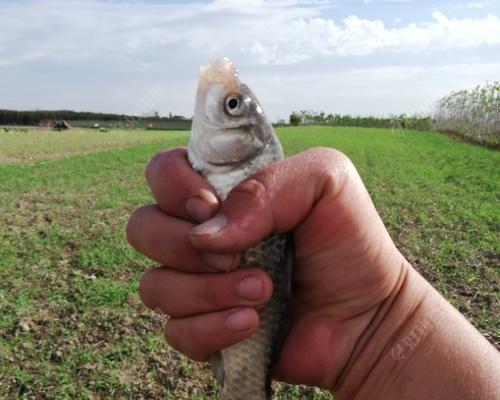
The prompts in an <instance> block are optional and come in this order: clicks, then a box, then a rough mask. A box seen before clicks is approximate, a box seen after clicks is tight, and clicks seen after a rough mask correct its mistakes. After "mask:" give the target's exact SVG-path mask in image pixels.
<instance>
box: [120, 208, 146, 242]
mask: <svg viewBox="0 0 500 400" xmlns="http://www.w3.org/2000/svg"><path fill="white" fill-rule="evenodd" d="M145 207H146V206H142V207H139V208H137V209H136V210H134V211H133V212H132V214H131V215H130V217H129V219H128V222H127V227H126V228H125V233H126V236H127V240H128V242H129V243H130V244H131V245H132V246H134V247H136V244H137V239H138V236H139V232H138V231H139V230H140V226H141V221H142V218H143V214H144V208H145Z"/></svg>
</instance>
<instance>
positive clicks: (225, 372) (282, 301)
mask: <svg viewBox="0 0 500 400" xmlns="http://www.w3.org/2000/svg"><path fill="white" fill-rule="evenodd" d="M188 157H189V160H190V162H191V164H192V166H193V168H194V169H196V170H197V171H199V172H200V173H201V174H202V175H203V176H204V177H205V178H206V179H207V181H208V182H209V183H210V184H211V185H212V186H213V187H214V189H215V190H216V191H217V193H218V195H219V197H220V198H221V200H224V199H225V198H226V197H227V195H228V193H229V192H230V191H231V189H232V188H233V187H235V186H236V185H237V184H238V183H240V182H241V181H243V180H244V179H246V178H247V177H248V176H250V175H252V174H253V173H255V172H257V171H258V170H260V169H262V168H263V167H265V166H266V165H268V164H271V163H273V162H276V161H280V160H282V159H283V158H284V155H283V149H282V147H281V144H280V142H279V140H278V136H277V135H276V133H275V132H274V129H273V127H272V126H271V124H270V123H269V122H268V121H267V119H266V117H265V115H264V112H263V111H262V108H261V106H260V104H259V102H258V101H257V98H256V97H255V95H254V94H253V93H252V91H251V90H250V88H249V87H248V86H246V85H245V84H243V83H241V82H240V80H239V77H238V70H237V69H236V68H235V66H234V65H233V63H232V62H231V61H229V60H228V59H227V58H223V59H220V60H217V61H215V62H214V63H212V64H209V65H205V66H202V67H201V68H200V80H199V85H198V91H197V94H196V105H195V112H194V118H193V124H192V128H191V137H190V140H189V146H188ZM292 260H293V250H292V241H291V238H290V237H289V236H287V235H272V236H270V237H268V238H266V239H265V240H263V241H262V242H260V243H258V244H257V245H256V246H255V247H252V248H251V249H248V250H247V251H246V252H245V253H244V254H243V257H242V261H241V267H245V266H261V267H262V268H263V269H264V270H265V271H266V272H267V273H268V274H269V275H270V276H271V278H272V280H273V295H272V298H271V300H269V302H268V303H267V304H266V305H265V306H264V307H263V308H262V309H259V310H258V311H259V317H260V324H259V327H258V329H257V331H256V332H254V333H253V334H252V335H251V336H250V337H249V338H247V339H245V340H243V341H241V342H239V343H237V344H235V345H233V346H230V347H228V348H226V349H223V350H222V351H220V352H218V353H215V354H213V355H212V357H211V363H212V370H213V371H214V374H215V376H216V377H217V379H218V381H219V383H220V385H221V390H220V394H219V400H266V399H271V368H272V366H273V364H274V362H275V361H277V359H278V358H279V354H280V351H281V346H282V344H283V341H284V339H285V337H286V335H287V333H288V327H289V323H290V315H291V314H290V311H291V310H290V304H291V274H292V262H293V261H292Z"/></svg>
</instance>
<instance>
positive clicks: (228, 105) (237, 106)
mask: <svg viewBox="0 0 500 400" xmlns="http://www.w3.org/2000/svg"><path fill="white" fill-rule="evenodd" d="M242 105H243V104H242V101H241V99H240V97H239V96H237V95H234V94H232V95H229V96H227V97H226V101H225V110H226V113H228V114H229V115H233V116H238V115H241V113H242V111H243V107H242Z"/></svg>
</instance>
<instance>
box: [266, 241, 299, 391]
mask: <svg viewBox="0 0 500 400" xmlns="http://www.w3.org/2000/svg"><path fill="white" fill-rule="evenodd" d="M284 253H285V254H284V257H283V264H282V269H283V273H284V274H285V282H287V287H286V290H285V301H284V304H283V306H284V307H285V309H284V311H283V312H284V316H283V319H282V321H283V322H282V324H281V326H280V328H279V330H278V332H277V335H276V341H275V345H274V348H273V350H272V354H271V368H270V369H269V374H268V376H267V380H268V382H267V383H268V384H267V388H268V391H269V392H268V393H267V396H268V397H267V398H268V399H271V395H272V393H271V372H272V366H273V365H274V364H276V363H277V362H278V360H279V357H280V354H281V349H282V347H283V344H284V343H285V339H286V338H287V336H288V332H289V331H290V328H291V326H292V311H293V310H292V295H293V293H292V274H293V261H294V254H295V251H294V246H293V236H292V234H291V233H287V234H286V235H285V252H284Z"/></svg>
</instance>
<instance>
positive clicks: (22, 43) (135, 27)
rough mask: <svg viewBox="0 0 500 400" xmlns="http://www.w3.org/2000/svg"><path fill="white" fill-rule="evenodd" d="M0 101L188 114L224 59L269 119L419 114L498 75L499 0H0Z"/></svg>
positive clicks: (1, 103)
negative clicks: (203, 80)
mask: <svg viewBox="0 0 500 400" xmlns="http://www.w3.org/2000/svg"><path fill="white" fill-rule="evenodd" d="M0 26H1V27H2V28H1V31H0V108H18V109H60V108H70V109H75V110H92V111H103V112H120V113H133V114H142V115H146V114H149V113H152V112H154V111H158V112H160V114H162V115H167V114H168V113H169V112H172V113H174V114H183V115H187V116H190V115H191V114H192V110H193V107H194V94H195V89H196V84H197V70H198V66H199V65H200V64H204V63H207V62H210V61H212V60H213V59H215V58H218V57H222V56H228V57H230V58H231V59H232V60H233V61H234V62H235V63H236V64H237V65H238V67H239V69H240V73H241V79H242V81H244V82H246V83H247V84H249V85H250V86H251V87H252V89H253V90H254V92H255V93H256V94H257V96H258V97H259V99H260V101H261V103H262V104H263V106H264V109H265V111H266V112H267V114H268V115H269V116H270V118H271V119H272V120H276V119H278V118H287V117H288V115H289V113H290V112H291V111H292V110H301V109H310V110H317V111H320V110H323V111H325V112H338V113H351V114H364V115H366V114H374V115H387V114H391V113H403V112H405V113H414V112H419V113H426V112H431V111H432V107H433V105H434V104H435V102H436V101H437V100H438V99H439V98H440V97H441V96H443V95H445V94H447V93H449V92H450V91H452V90H458V89H463V88H471V87H474V86H476V85H478V84H482V83H485V82H486V81H494V80H500V0H489V1H477V0H469V1H460V0H459V1H447V0H445V1H431V0H422V1H412V0H352V1H328V0H311V1H305V0H212V1H182V2H181V1H159V0H158V1H97V0H85V1H83V0H66V1H64V0H40V1H32V0H23V1H2V0H0Z"/></svg>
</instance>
